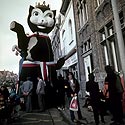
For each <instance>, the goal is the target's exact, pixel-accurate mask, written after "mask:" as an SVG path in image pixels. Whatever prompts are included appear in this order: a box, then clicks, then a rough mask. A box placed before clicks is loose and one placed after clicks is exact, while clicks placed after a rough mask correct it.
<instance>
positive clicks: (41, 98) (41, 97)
mask: <svg viewBox="0 0 125 125" xmlns="http://www.w3.org/2000/svg"><path fill="white" fill-rule="evenodd" d="M37 80H38V84H37V89H36V93H37V95H38V104H39V108H40V111H44V110H45V86H46V84H45V82H44V80H43V79H42V78H41V77H40V76H39V77H37Z"/></svg>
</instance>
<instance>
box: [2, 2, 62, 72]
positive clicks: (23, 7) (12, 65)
mask: <svg viewBox="0 0 125 125" xmlns="http://www.w3.org/2000/svg"><path fill="white" fill-rule="evenodd" d="M37 1H38V0H0V71H3V70H4V69H5V70H9V71H13V72H14V73H18V67H19V59H20V56H16V55H15V52H12V46H13V45H15V44H17V39H16V38H17V36H16V33H15V32H12V31H11V30H10V23H11V22H12V21H17V22H19V23H20V24H22V25H23V26H24V29H25V33H31V31H30V29H29V27H28V24H27V16H28V10H29V6H30V5H32V6H35V3H36V2H37ZM40 1H43V0H40ZM44 1H46V3H49V4H50V8H51V9H52V10H57V13H59V9H60V6H61V2H62V0H44Z"/></svg>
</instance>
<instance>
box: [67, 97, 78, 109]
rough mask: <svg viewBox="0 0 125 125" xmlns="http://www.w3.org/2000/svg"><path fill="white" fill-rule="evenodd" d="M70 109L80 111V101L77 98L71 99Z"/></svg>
mask: <svg viewBox="0 0 125 125" xmlns="http://www.w3.org/2000/svg"><path fill="white" fill-rule="evenodd" d="M69 109H70V110H72V111H78V101H77V96H74V97H73V98H72V99H71V102H70V106H69Z"/></svg>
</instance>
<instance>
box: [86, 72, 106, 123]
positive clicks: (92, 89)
mask: <svg viewBox="0 0 125 125" xmlns="http://www.w3.org/2000/svg"><path fill="white" fill-rule="evenodd" d="M94 79H95V77H94V75H93V73H91V74H89V81H88V82H86V91H87V92H89V93H90V98H91V99H90V102H91V106H92V109H93V113H94V120H95V123H96V125H99V115H100V116H101V121H102V123H105V121H104V114H103V112H102V107H101V100H100V93H99V85H98V83H97V82H95V81H94Z"/></svg>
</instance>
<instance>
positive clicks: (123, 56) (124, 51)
mask: <svg viewBox="0 0 125 125" xmlns="http://www.w3.org/2000/svg"><path fill="white" fill-rule="evenodd" d="M111 5H112V10H113V16H114V23H115V29H116V36H117V41H118V48H119V54H120V62H121V69H122V73H123V76H124V80H125V45H124V40H123V34H122V30H121V23H120V19H119V13H118V7H117V0H111Z"/></svg>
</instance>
